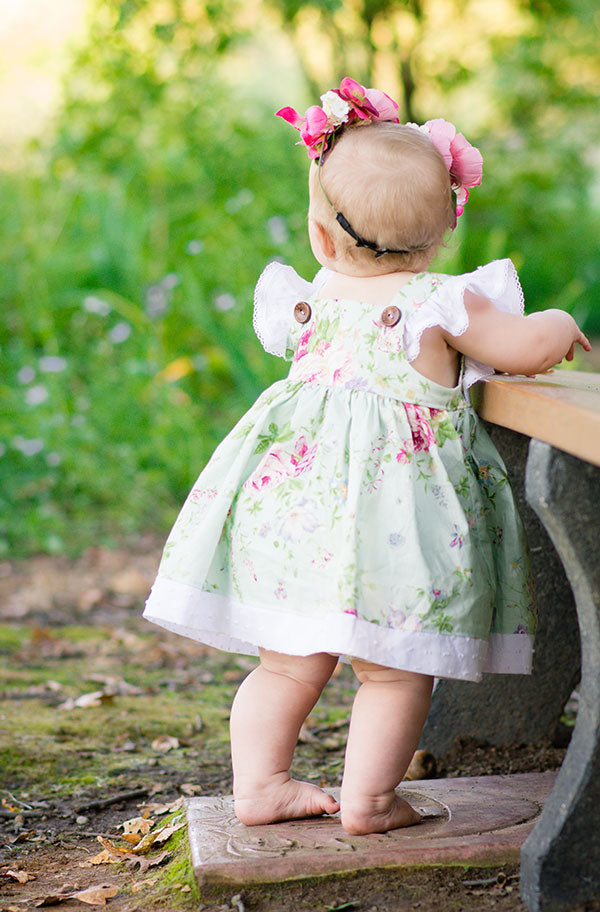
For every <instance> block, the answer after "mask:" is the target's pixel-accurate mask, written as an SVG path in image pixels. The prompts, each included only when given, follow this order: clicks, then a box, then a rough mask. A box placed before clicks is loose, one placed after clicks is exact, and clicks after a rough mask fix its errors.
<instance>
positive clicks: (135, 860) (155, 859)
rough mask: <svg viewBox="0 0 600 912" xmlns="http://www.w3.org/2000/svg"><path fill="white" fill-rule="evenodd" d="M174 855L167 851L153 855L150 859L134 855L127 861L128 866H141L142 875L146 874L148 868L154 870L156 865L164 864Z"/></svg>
mask: <svg viewBox="0 0 600 912" xmlns="http://www.w3.org/2000/svg"><path fill="white" fill-rule="evenodd" d="M172 854H173V853H172V852H168V851H165V852H161V853H160V855H152V856H151V857H150V858H148V857H145V858H143V857H141V856H140V857H138V856H136V855H133V856H132V858H131V859H127V864H128V865H131V866H132V867H134V866H135V865H136V864H138V865H139V866H140V874H145V873H146V871H147V870H148V868H154V867H156V865H160V864H162V863H163V861H166V860H167V858H170V857H171V855H172Z"/></svg>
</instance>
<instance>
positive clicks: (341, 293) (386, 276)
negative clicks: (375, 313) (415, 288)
mask: <svg viewBox="0 0 600 912" xmlns="http://www.w3.org/2000/svg"><path fill="white" fill-rule="evenodd" d="M414 276H415V273H414V272H387V273H383V274H382V275H374V276H373V275H372V276H368V275H347V274H346V273H342V272H333V271H332V272H331V274H330V275H329V276H328V277H327V280H326V281H325V283H324V284H323V287H322V288H321V289H320V292H319V294H320V296H322V297H326V298H353V299H357V300H361V301H372V302H373V303H376V302H380V301H383V302H384V304H385V302H386V301H387V300H389V299H391V298H392V297H393V296H394V295H395V294H396V292H397V291H399V289H400V288H402V286H403V285H406V283H407V282H409V281H410V280H411V279H412V278H414Z"/></svg>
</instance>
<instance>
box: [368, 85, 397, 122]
mask: <svg viewBox="0 0 600 912" xmlns="http://www.w3.org/2000/svg"><path fill="white" fill-rule="evenodd" d="M365 95H366V96H367V100H368V101H370V102H371V104H372V105H373V107H375V108H376V109H377V117H376V118H375V120H391V121H393V123H398V105H397V103H396V102H395V101H394V99H393V98H390V96H389V95H386V94H385V92H381V91H380V90H379V89H365Z"/></svg>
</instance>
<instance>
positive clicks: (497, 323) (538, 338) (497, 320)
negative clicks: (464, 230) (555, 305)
mask: <svg viewBox="0 0 600 912" xmlns="http://www.w3.org/2000/svg"><path fill="white" fill-rule="evenodd" d="M465 306H466V308H467V312H468V314H469V326H468V329H467V330H466V332H464V333H463V334H462V335H461V336H452V335H450V333H444V334H443V335H444V339H445V340H446V342H447V343H448V345H450V346H451V347H452V348H455V349H456V350H457V351H459V352H462V353H463V354H464V355H468V356H469V357H471V358H476V359H477V361H483V363H484V364H489V365H490V366H491V367H494V368H495V369H496V370H498V371H505V372H506V373H509V374H528V375H531V374H538V373H541V372H542V371H545V370H548V368H550V367H553V366H554V365H555V364H558V363H559V362H560V361H562V359H563V358H566V359H567V360H568V361H571V360H572V358H573V352H574V348H575V343H576V342H577V343H578V344H579V345H581V347H582V348H583V349H585V351H590V349H591V345H590V343H589V341H588V340H587V338H586V337H585V336H584V334H583V333H582V332H581V330H580V329H579V327H578V326H577V323H576V322H575V320H574V319H573V317H572V316H570V314H568V313H565V311H564V310H545V311H543V312H541V313H534V314H531V315H530V316H528V317H521V316H518V315H516V314H507V313H503V312H502V311H500V310H498V309H497V308H496V307H494V305H493V304H492V303H491V301H488V300H486V299H485V298H481V297H479V296H477V295H474V294H472V293H471V292H469V291H467V292H465Z"/></svg>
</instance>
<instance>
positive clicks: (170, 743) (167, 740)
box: [152, 735, 179, 754]
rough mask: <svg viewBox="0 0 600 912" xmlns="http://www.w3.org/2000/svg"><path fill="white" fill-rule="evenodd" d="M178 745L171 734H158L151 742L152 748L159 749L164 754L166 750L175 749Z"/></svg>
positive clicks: (177, 741)
mask: <svg viewBox="0 0 600 912" xmlns="http://www.w3.org/2000/svg"><path fill="white" fill-rule="evenodd" d="M178 747H179V740H178V739H177V738H173V737H172V736H171V735H159V736H158V738H155V739H154V741H153V742H152V750H155V751H160V753H161V754H166V753H167V751H170V750H175V749H176V748H178Z"/></svg>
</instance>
